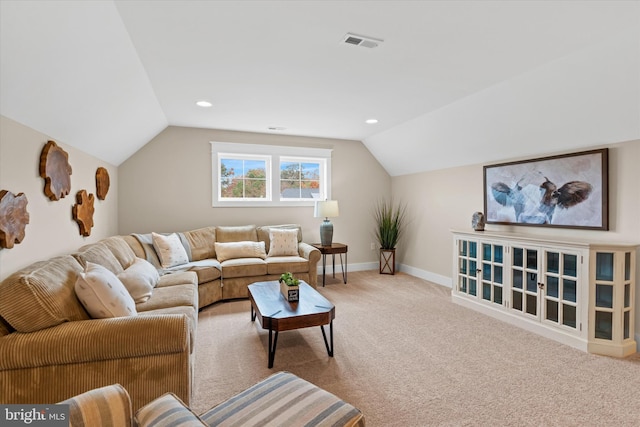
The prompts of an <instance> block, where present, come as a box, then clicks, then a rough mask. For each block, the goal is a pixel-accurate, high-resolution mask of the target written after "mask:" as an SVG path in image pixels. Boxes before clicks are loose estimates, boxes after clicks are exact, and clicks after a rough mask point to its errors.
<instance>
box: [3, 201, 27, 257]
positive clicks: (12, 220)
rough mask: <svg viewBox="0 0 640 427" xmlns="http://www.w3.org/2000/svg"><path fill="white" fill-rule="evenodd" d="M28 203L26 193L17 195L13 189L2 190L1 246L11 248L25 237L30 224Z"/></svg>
mask: <svg viewBox="0 0 640 427" xmlns="http://www.w3.org/2000/svg"><path fill="white" fill-rule="evenodd" d="M27 203H29V202H28V201H27V196H25V195H24V193H18V195H17V196H16V195H14V194H13V193H12V192H11V191H7V190H2V191H0V248H8V249H11V248H12V247H13V245H14V243H20V242H22V239H24V235H25V227H26V226H27V224H29V212H27Z"/></svg>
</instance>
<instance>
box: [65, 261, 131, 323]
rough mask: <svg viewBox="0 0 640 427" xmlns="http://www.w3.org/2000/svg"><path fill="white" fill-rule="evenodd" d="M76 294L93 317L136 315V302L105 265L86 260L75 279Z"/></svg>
mask: <svg viewBox="0 0 640 427" xmlns="http://www.w3.org/2000/svg"><path fill="white" fill-rule="evenodd" d="M75 290H76V295H77V297H78V299H79V300H80V302H81V303H82V305H83V306H84V308H85V309H86V310H87V312H88V313H89V315H90V316H91V317H92V318H94V319H105V318H109V317H123V316H135V315H137V314H138V313H137V311H136V304H135V302H134V301H133V298H131V295H129V291H127V288H125V287H124V285H123V284H122V282H121V281H120V279H118V278H117V277H116V275H115V274H113V273H112V272H111V271H109V270H107V269H106V268H105V267H103V266H101V265H98V264H94V263H92V262H87V266H86V268H85V270H84V273H81V274H80V275H79V276H78V279H77V280H76V285H75Z"/></svg>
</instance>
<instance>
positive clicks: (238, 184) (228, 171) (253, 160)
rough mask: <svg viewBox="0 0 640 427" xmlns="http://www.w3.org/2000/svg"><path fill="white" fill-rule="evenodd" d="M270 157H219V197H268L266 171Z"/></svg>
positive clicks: (230, 198)
mask: <svg viewBox="0 0 640 427" xmlns="http://www.w3.org/2000/svg"><path fill="white" fill-rule="evenodd" d="M269 163H270V159H269V158H267V157H262V158H261V157H257V156H253V157H252V156H240V155H231V154H230V155H223V156H221V157H220V186H219V189H220V193H219V195H220V197H221V198H224V199H229V200H247V199H265V200H268V199H269V198H270V194H269V193H270V192H269V191H268V190H269V188H268V187H267V171H268V170H269V167H268V165H269Z"/></svg>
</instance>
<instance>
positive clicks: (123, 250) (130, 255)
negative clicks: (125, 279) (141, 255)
mask: <svg viewBox="0 0 640 427" xmlns="http://www.w3.org/2000/svg"><path fill="white" fill-rule="evenodd" d="M102 242H103V243H104V244H105V246H107V248H109V250H110V251H111V253H112V254H113V256H115V257H116V259H117V260H118V262H119V263H120V265H121V266H122V268H123V269H124V270H126V269H127V268H129V267H130V266H131V265H133V263H134V262H135V261H136V253H135V252H134V251H133V249H131V246H129V245H128V244H127V242H125V240H124V239H123V238H122V236H111V237H107V238H106V239H104V240H102Z"/></svg>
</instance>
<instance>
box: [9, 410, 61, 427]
mask: <svg viewBox="0 0 640 427" xmlns="http://www.w3.org/2000/svg"><path fill="white" fill-rule="evenodd" d="M0 425H2V426H24V425H34V426H46V427H68V426H69V405H0Z"/></svg>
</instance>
